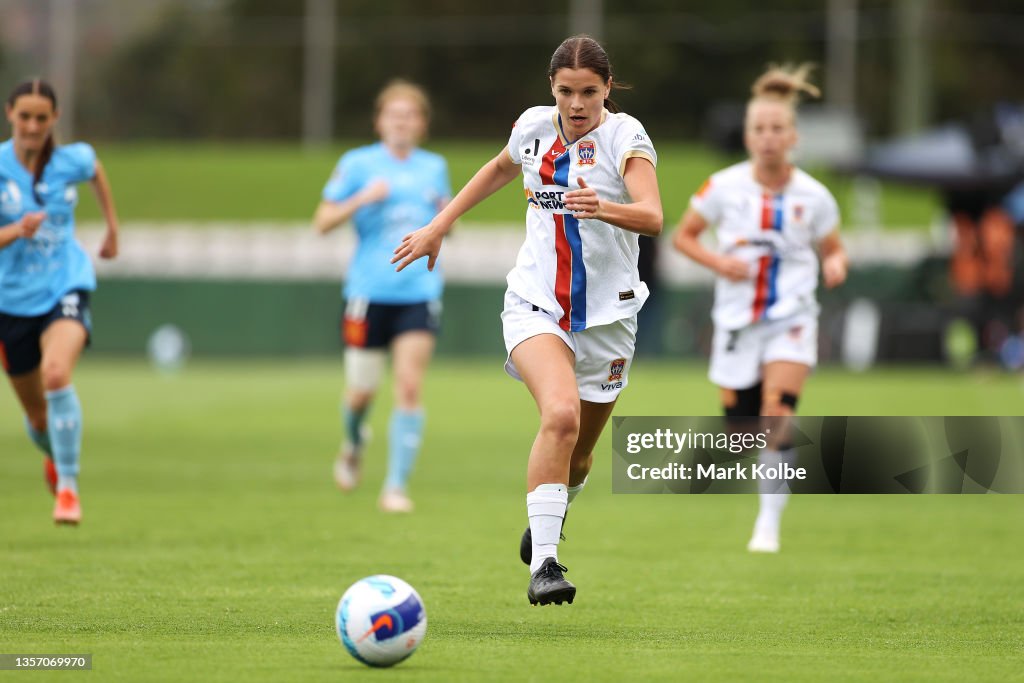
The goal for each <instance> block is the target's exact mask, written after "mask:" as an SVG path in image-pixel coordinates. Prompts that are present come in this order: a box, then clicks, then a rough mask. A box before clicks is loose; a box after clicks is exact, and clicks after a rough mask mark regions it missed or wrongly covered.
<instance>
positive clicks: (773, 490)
mask: <svg viewBox="0 0 1024 683" xmlns="http://www.w3.org/2000/svg"><path fill="white" fill-rule="evenodd" d="M794 456H795V454H794V453H793V451H792V450H786V451H776V450H772V449H770V448H766V449H764V450H763V451H761V453H760V454H758V456H757V461H758V463H760V464H763V465H765V466H767V467H776V466H778V465H780V464H782V463H783V462H789V463H792V462H793V460H794ZM757 489H758V498H759V500H760V509H759V511H758V513H757V522H755V524H754V529H755V531H762V532H767V533H771V534H776V535H777V534H778V533H779V525H780V524H781V523H782V511H783V510H785V509H786V503H788V502H789V484H787V483H786V482H785V481H779V480H771V479H767V480H766V479H762V480H760V481H758V482H757Z"/></svg>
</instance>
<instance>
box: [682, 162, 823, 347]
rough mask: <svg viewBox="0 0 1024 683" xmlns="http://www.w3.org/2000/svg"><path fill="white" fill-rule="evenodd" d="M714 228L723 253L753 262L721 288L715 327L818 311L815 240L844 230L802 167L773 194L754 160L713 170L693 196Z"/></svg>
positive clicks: (730, 327) (694, 203)
mask: <svg viewBox="0 0 1024 683" xmlns="http://www.w3.org/2000/svg"><path fill="white" fill-rule="evenodd" d="M690 206H691V208H693V209H694V210H695V211H696V212H697V213H699V214H700V215H701V216H703V217H704V219H705V220H707V222H708V223H709V224H710V225H712V226H714V227H715V229H716V233H717V237H718V248H719V251H720V252H721V253H723V254H727V255H729V256H733V257H735V258H739V259H741V260H743V261H746V262H748V263H749V264H750V273H751V277H750V278H749V279H746V280H742V281H740V282H733V281H731V280H728V279H726V278H724V277H719V278H718V279H717V281H716V283H715V305H714V308H713V309H712V312H711V317H712V319H713V320H714V322H715V325H716V326H718V327H720V328H723V329H727V330H737V329H740V328H742V327H746V326H747V325H749V324H751V323H754V322H757V321H759V320H778V319H780V318H786V317H789V316H792V315H795V314H798V313H804V312H810V313H813V314H815V315H816V314H817V312H818V302H817V299H816V298H815V290H816V289H817V287H818V254H817V251H816V246H817V243H818V242H819V241H820V240H821V239H822V238H824V237H825V236H827V235H828V234H829V233H831V232H832V231H833V230H835V229H836V228H838V227H839V207H838V206H837V205H836V200H835V198H833V197H832V194H831V193H830V192H829V191H828V189H827V188H826V187H825V186H824V185H822V184H821V183H819V182H818V181H817V180H815V179H814V178H812V177H811V176H809V175H807V174H806V173H804V172H803V171H801V170H800V169H793V175H792V177H791V178H790V181H789V183H788V184H787V185H786V187H785V188H783V190H782V191H781V192H779V193H775V194H773V193H772V192H769V191H768V190H766V189H765V188H764V187H763V186H762V185H761V184H760V183H758V182H757V181H756V180H755V179H754V167H753V164H752V163H751V162H750V161H744V162H742V163H739V164H736V165H734V166H730V167H729V168H726V169H724V170H721V171H719V172H718V173H715V174H714V175H712V176H711V178H709V179H708V180H707V182H705V183H704V186H703V187H701V189H700V190H699V191H698V192H697V194H695V195H694V196H693V197H692V198H691V199H690Z"/></svg>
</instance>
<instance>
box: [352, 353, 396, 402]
mask: <svg viewBox="0 0 1024 683" xmlns="http://www.w3.org/2000/svg"><path fill="white" fill-rule="evenodd" d="M386 361H387V356H386V353H385V352H384V350H383V349H359V348H348V349H345V384H346V385H347V386H348V388H349V389H350V390H353V391H357V392H364V393H371V394H372V393H373V392H374V391H376V390H377V387H378V386H379V385H380V380H381V377H383V376H384V366H385V364H386Z"/></svg>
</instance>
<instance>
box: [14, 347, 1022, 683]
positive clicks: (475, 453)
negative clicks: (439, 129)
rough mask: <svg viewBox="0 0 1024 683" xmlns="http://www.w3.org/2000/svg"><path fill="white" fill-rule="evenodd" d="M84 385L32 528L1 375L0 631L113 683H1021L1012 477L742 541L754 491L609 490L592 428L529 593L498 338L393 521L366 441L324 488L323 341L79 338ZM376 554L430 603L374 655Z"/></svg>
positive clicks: (1000, 384) (676, 373) (905, 376)
mask: <svg viewBox="0 0 1024 683" xmlns="http://www.w3.org/2000/svg"><path fill="white" fill-rule="evenodd" d="M631 380H632V381H631V386H630V389H629V390H628V391H627V392H626V393H625V394H624V396H623V398H622V400H621V402H620V405H619V408H618V410H617V413H618V414H622V415H628V414H636V415H643V414H653V415H663V414H683V415H685V414H706V413H709V412H714V410H715V405H716V395H715V390H714V389H713V388H712V387H711V386H710V385H709V384H708V383H707V382H706V381H705V380H704V368H703V367H700V366H696V365H686V366H684V365H675V364H653V363H646V364H645V363H639V364H638V365H637V367H636V368H635V370H634V373H633V375H632V377H631ZM76 384H77V386H78V388H79V393H80V395H81V397H82V400H83V404H84V406H85V414H86V437H85V455H84V459H83V477H82V490H83V505H84V510H85V521H84V524H83V525H82V526H81V527H80V528H77V529H68V528H54V527H53V525H52V523H51V522H50V517H49V515H50V511H51V505H52V502H51V499H50V497H49V495H48V494H47V493H46V492H45V489H44V487H43V484H42V481H41V476H40V474H41V472H40V469H41V468H40V460H41V458H40V456H39V455H38V454H37V453H36V452H35V451H34V450H33V449H32V447H31V445H30V443H29V441H28V440H27V438H25V437H24V436H23V434H22V432H21V418H20V416H19V414H18V410H17V408H16V405H15V402H14V399H13V397H12V395H11V393H10V391H9V390H3V391H0V456H2V467H3V472H4V475H3V477H2V478H0V552H2V560H0V652H7V653H15V652H24V653H33V652H34V653H83V652H89V653H92V654H93V655H94V659H93V669H94V670H93V672H92V673H91V674H89V675H88V677H89V679H90V680H104V681H108V680H110V681H150V680H160V681H184V680H202V681H243V680H244V681H337V680H346V681H347V680H373V681H382V680H399V681H452V680H460V681H480V680H488V681H499V680H500V681H504V680H509V681H523V680H531V681H575V680H598V681H605V680H609V681H611V680H635V681H640V680H672V681H676V680H694V681H736V680H785V681H803V680H807V681H819V680H823V679H828V680H837V681H847V680H861V681H873V682H874V681H879V680H911V681H964V680H971V681H980V680H990V681H1008V680H1022V679H1021V676H1022V673H1021V672H1022V671H1024V658H1022V654H1021V653H1022V652H1024V635H1022V634H1024V548H1022V546H1021V544H1020V537H1021V524H1022V521H1024V514H1022V513H1024V498H1022V497H1020V496H960V497H954V496H917V497H914V496H889V497H865V496H836V497H827V496H804V497H798V498H796V499H794V500H793V501H792V502H791V504H790V506H789V509H788V511H787V516H786V519H785V524H784V535H783V552H782V553H780V554H779V555H777V556H751V555H749V554H747V553H746V551H745V550H744V544H745V542H746V540H747V536H748V533H749V530H750V526H751V524H752V521H753V516H754V512H755V500H754V498H753V497H751V496H703V497H700V496H613V495H612V494H611V493H610V470H609V460H610V458H609V457H608V455H609V453H608V449H609V438H608V434H607V433H606V435H605V437H604V438H603V439H602V442H601V444H600V445H599V447H598V461H597V464H596V466H595V470H594V474H593V475H592V477H591V482H590V485H589V486H588V489H587V491H586V492H585V493H584V494H583V495H582V496H581V497H580V498H579V500H578V501H577V503H576V505H575V506H574V509H573V512H574V514H573V515H572V516H571V518H570V521H569V525H568V527H567V528H566V534H567V536H568V541H566V542H565V543H564V544H563V545H562V549H561V553H560V556H561V559H562V561H563V562H564V563H565V564H567V565H568V566H569V567H570V573H569V578H570V579H571V580H573V581H574V582H575V583H576V584H577V586H578V587H579V593H578V596H577V601H576V604H574V605H572V606H570V607H565V606H563V607H561V608H558V607H548V608H531V607H530V606H529V605H528V603H527V600H526V597H525V590H526V584H527V580H528V572H527V570H526V568H525V567H523V566H522V565H521V564H520V563H519V560H518V557H517V547H518V539H519V535H520V533H521V532H522V529H523V527H524V524H525V509H524V508H525V506H524V484H525V481H524V479H525V454H526V452H527V451H528V449H529V447H530V443H531V441H532V439H533V430H534V427H535V422H536V418H535V416H534V411H533V407H532V404H531V401H530V399H529V397H528V395H527V392H526V391H525V389H524V388H523V387H521V386H517V385H516V384H515V383H514V382H512V381H511V380H508V379H507V378H505V377H504V376H503V374H502V373H501V371H500V359H497V358H496V359H494V362H491V363H486V364H484V363H480V362H464V363H460V362H453V361H446V362H444V363H438V364H437V365H435V366H434V367H433V369H432V371H431V376H430V381H429V385H428V388H427V396H426V402H427V406H428V409H429V419H428V433H427V439H426V445H425V450H424V452H423V454H422V456H421V460H420V467H419V471H418V473H417V476H416V477H415V479H414V488H413V494H414V497H415V499H416V502H417V504H418V510H417V512H416V513H415V514H414V515H412V516H409V517H390V516H385V515H382V514H381V513H378V512H377V511H376V509H375V507H374V504H375V496H376V493H377V486H378V485H379V482H380V480H381V478H382V473H383V461H384V452H383V448H384V444H383V440H378V441H377V442H375V443H374V444H373V446H372V450H371V453H370V456H369V462H368V466H367V469H368V471H367V482H366V485H365V486H364V487H363V488H362V489H361V490H359V491H357V492H356V493H355V494H354V495H351V496H349V497H343V496H342V495H340V494H339V493H338V492H337V491H336V490H335V489H334V488H333V484H332V482H331V480H330V464H331V459H332V456H333V452H334V449H335V447H336V444H337V440H338V426H337V395H338V391H339V386H340V362H328V361H302V362H300V361H296V362H291V363H286V362H270V361H268V362H265V363H259V362H246V363H241V362H239V363H224V364H212V363H196V364H193V365H192V366H191V367H190V368H189V369H188V371H186V372H185V373H183V374H182V375H179V376H176V377H161V376H158V375H156V374H154V373H153V372H152V371H151V370H150V369H149V368H148V367H147V366H146V365H144V364H142V363H138V362H129V361H114V360H103V359H99V358H87V359H86V360H85V361H84V362H83V364H82V367H81V368H80V371H79V373H78V376H77V380H76ZM1021 399H1022V387H1021V383H1020V380H1019V379H1018V378H1012V377H1007V376H1003V375H992V376H987V375H952V374H944V373H941V372H937V371H928V370H913V371H911V370H895V369H889V370H879V371H875V372H872V373H868V374H863V375H853V374H847V373H843V372H840V371H836V370H825V371H822V372H820V373H819V374H818V375H817V376H815V377H814V378H813V380H812V383H811V385H810V388H809V390H808V391H807V393H806V400H805V401H804V402H803V403H802V409H803V412H805V413H807V414H908V413H910V414H1006V413H1015V412H1018V411H1019V406H1020V405H1021ZM389 404H390V399H389V398H387V397H385V398H383V399H382V400H381V401H380V404H379V405H378V406H377V407H376V410H375V413H374V416H373V420H372V422H373V427H374V430H375V432H376V433H377V434H383V433H384V432H385V429H386V427H385V425H386V422H387V416H388V410H389ZM379 572H385V573H393V574H396V575H398V576H401V577H403V578H405V579H406V580H408V581H409V582H410V583H412V584H413V585H414V586H415V587H416V588H417V589H418V590H419V592H420V593H421V595H422V596H423V598H424V600H425V602H426V605H427V611H428V615H429V628H428V632H427V637H426V640H425V641H424V644H423V646H422V648H421V649H420V651H419V652H418V653H417V654H416V655H414V656H413V657H412V658H411V659H410V660H409V661H407V662H405V663H403V664H402V665H400V666H399V667H397V668H396V669H393V670H384V671H377V670H370V669H367V668H365V667H363V666H362V665H361V664H358V663H357V662H355V660H353V659H351V658H350V657H349V656H348V654H347V653H346V652H345V651H344V649H343V648H342V646H341V644H340V643H339V642H338V639H337V637H336V636H335V634H334V631H333V622H332V620H333V611H334V607H335V605H336V603H337V600H338V598H339V597H340V595H341V593H342V592H343V591H344V589H345V588H346V587H347V586H348V585H349V584H350V583H352V582H353V581H355V580H356V579H358V578H360V577H362V576H365V575H368V574H372V573H379ZM7 676H8V677H9V678H11V679H12V680H14V679H17V680H21V679H22V678H24V679H25V680H28V679H31V680H34V681H35V680H56V679H58V678H59V679H60V680H71V679H74V680H78V676H79V674H73V673H65V672H61V673H59V674H55V673H49V674H45V673H36V674H31V675H29V674H25V675H22V676H21V678H19V677H18V676H19V675H18V674H8V675H7ZM82 680H85V678H84V677H83V678H82Z"/></svg>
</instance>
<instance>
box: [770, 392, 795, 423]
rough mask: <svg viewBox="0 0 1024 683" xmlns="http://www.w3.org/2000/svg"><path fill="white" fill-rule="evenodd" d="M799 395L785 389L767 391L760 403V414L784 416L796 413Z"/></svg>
mask: <svg viewBox="0 0 1024 683" xmlns="http://www.w3.org/2000/svg"><path fill="white" fill-rule="evenodd" d="M799 398H800V397H799V396H798V395H797V394H794V393H790V392H786V391H768V392H765V395H764V397H763V399H762V403H761V414H762V415H764V416H765V417H786V416H789V415H793V414H794V413H796V404H797V402H798V400H799Z"/></svg>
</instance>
